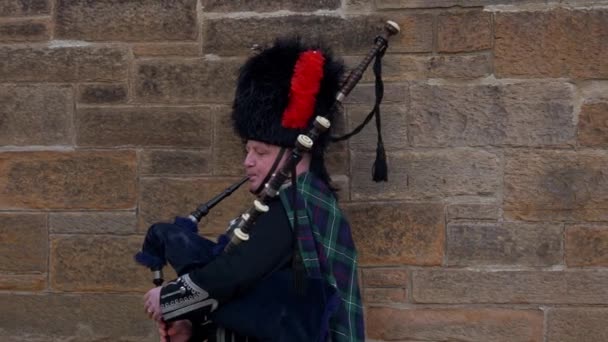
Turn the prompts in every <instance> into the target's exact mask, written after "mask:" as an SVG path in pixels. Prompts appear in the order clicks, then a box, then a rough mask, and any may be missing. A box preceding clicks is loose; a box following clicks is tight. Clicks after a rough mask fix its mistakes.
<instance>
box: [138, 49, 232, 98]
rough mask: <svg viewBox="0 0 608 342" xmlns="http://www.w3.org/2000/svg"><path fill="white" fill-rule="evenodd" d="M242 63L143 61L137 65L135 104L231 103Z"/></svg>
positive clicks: (229, 61)
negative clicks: (136, 102) (137, 102)
mask: <svg viewBox="0 0 608 342" xmlns="http://www.w3.org/2000/svg"><path fill="white" fill-rule="evenodd" d="M242 62H243V60H242V59H239V58H234V59H233V58H231V59H208V58H207V59H205V58H203V59H201V58H197V59H186V60H179V61H176V60H162V59H160V60H159V59H153V60H140V61H138V62H137V63H136V67H135V68H136V71H135V95H136V101H139V102H145V103H159V102H160V103H176V104H183V103H201V102H207V103H209V102H213V103H217V102H223V103H226V102H230V101H232V99H233V97H234V89H235V85H236V75H237V70H238V68H239V67H240V65H241V64H242Z"/></svg>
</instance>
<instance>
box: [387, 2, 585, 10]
mask: <svg viewBox="0 0 608 342" xmlns="http://www.w3.org/2000/svg"><path fill="white" fill-rule="evenodd" d="M576 1H580V0H576ZM545 2H546V0H378V1H376V7H377V8H378V9H401V8H433V7H454V6H460V7H478V6H488V5H511V4H513V5H516V4H533V3H543V4H544V3H545Z"/></svg>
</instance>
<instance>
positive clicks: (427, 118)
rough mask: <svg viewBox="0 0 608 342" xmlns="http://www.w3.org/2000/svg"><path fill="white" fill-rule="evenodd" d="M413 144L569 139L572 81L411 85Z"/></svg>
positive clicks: (561, 142)
mask: <svg viewBox="0 0 608 342" xmlns="http://www.w3.org/2000/svg"><path fill="white" fill-rule="evenodd" d="M410 96H411V103H412V106H411V111H410V115H408V120H409V124H408V126H409V128H410V130H409V132H408V133H409V134H410V140H411V142H412V144H413V145H414V146H479V145H525V146H542V145H564V144H573V143H574V139H575V135H576V127H575V125H574V119H573V117H574V109H573V103H572V102H573V87H572V86H570V85H568V84H566V83H556V82H542V83H538V82H529V83H528V82H520V83H513V84H501V85H464V86H461V85H428V84H414V85H412V86H411V88H410Z"/></svg>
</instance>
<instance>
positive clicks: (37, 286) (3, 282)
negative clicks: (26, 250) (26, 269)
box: [0, 246, 47, 336]
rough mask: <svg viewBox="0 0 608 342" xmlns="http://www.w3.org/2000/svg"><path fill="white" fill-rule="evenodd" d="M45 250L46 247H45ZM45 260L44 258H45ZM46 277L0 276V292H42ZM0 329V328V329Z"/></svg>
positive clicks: (36, 275) (39, 275)
mask: <svg viewBox="0 0 608 342" xmlns="http://www.w3.org/2000/svg"><path fill="white" fill-rule="evenodd" d="M45 248H46V246H45ZM45 258H46V256H45ZM46 279H47V275H46V274H45V273H43V274H1V273H0V290H2V291H42V290H44V288H45V287H46ZM0 327H1V325H0ZM0 329H1V328H0ZM0 336H1V334H0Z"/></svg>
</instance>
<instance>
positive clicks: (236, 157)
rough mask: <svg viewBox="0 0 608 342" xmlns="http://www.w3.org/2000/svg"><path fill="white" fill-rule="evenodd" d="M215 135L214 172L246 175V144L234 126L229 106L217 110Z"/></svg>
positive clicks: (228, 174)
mask: <svg viewBox="0 0 608 342" xmlns="http://www.w3.org/2000/svg"><path fill="white" fill-rule="evenodd" d="M215 117H216V120H215V122H216V126H215V137H214V143H213V166H212V169H213V174H215V175H226V176H245V169H244V167H243V161H244V160H245V155H246V154H245V145H244V144H243V141H242V140H241V138H240V137H239V136H238V135H237V134H236V133H235V132H234V129H233V128H232V119H231V118H230V109H229V108H228V107H226V108H222V109H219V110H218V111H217V112H216V116H215Z"/></svg>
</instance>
